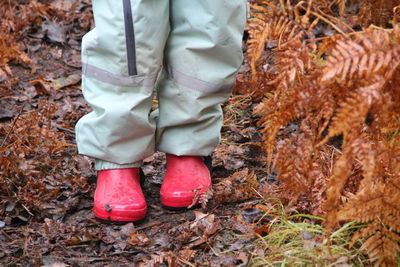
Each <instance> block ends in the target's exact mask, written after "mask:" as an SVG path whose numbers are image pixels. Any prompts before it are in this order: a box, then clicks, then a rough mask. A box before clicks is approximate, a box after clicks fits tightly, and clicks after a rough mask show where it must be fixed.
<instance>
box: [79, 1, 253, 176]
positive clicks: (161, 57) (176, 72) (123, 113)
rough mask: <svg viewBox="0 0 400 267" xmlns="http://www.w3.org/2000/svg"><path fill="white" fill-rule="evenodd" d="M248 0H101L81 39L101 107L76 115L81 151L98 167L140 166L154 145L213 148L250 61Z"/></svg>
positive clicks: (91, 91) (184, 151)
mask: <svg viewBox="0 0 400 267" xmlns="http://www.w3.org/2000/svg"><path fill="white" fill-rule="evenodd" d="M246 2H247V1H246V0H93V13H94V18H95V24H96V27H95V28H94V29H92V30H91V31H90V32H89V33H87V34H86V35H85V36H84V38H83V41H82V62H83V63H82V64H83V66H82V68H83V79H82V87H83V95H84V97H85V99H86V101H87V102H88V103H89V105H90V106H91V107H92V109H93V111H92V112H91V113H89V114H87V115H85V116H84V117H82V118H81V119H80V120H79V121H78V123H77V125H76V139H77V145H78V150H79V153H80V154H83V155H87V156H90V157H93V158H95V159H96V169H97V170H102V169H116V168H131V167H139V166H140V164H141V161H142V160H143V159H144V158H146V157H148V156H149V155H151V154H152V153H154V151H162V152H166V153H170V154H174V155H178V156H181V155H192V156H206V155H209V154H211V152H212V151H213V149H214V148H215V147H216V146H217V144H218V142H219V139H220V130H221V127H222V123H223V115H222V110H221V107H220V104H221V103H222V102H224V101H226V99H227V98H228V97H229V95H230V92H231V88H232V86H233V84H234V82H235V77H236V73H237V71H238V69H239V67H240V65H241V63H242V48H241V45H242V35H243V30H244V24H245V21H246ZM155 91H157V96H158V110H155V111H152V110H151V107H152V101H153V93H154V92H155Z"/></svg>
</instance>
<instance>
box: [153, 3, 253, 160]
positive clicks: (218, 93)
mask: <svg viewBox="0 0 400 267" xmlns="http://www.w3.org/2000/svg"><path fill="white" fill-rule="evenodd" d="M170 3H171V4H170V5H171V7H170V9H171V10H170V13H171V34H170V36H169V38H168V41H167V45H166V52H165V58H166V59H165V62H166V64H167V70H168V74H167V75H165V77H164V78H163V79H162V80H161V82H160V85H159V88H158V93H159V105H160V106H159V109H160V114H159V118H158V122H157V146H158V149H159V150H160V151H163V152H167V153H170V154H174V155H178V156H180V155H198V156H206V155H209V154H210V153H211V152H212V150H213V149H214V148H215V147H216V145H217V144H218V142H219V139H220V130H221V126H222V123H223V116H222V111H221V108H220V104H221V103H222V102H224V101H225V100H226V99H227V98H228V96H229V95H230V92H231V87H232V85H233V84H234V82H235V78H236V73H237V71H238V69H239V67H240V65H241V63H242V36H243V30H244V24H245V21H246V0H217V1H216V0H191V1H188V0H173V1H170Z"/></svg>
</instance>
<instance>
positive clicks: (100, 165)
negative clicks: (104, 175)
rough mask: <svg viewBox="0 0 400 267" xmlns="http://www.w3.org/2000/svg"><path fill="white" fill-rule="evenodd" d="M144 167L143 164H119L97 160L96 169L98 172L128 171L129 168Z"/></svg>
mask: <svg viewBox="0 0 400 267" xmlns="http://www.w3.org/2000/svg"><path fill="white" fill-rule="evenodd" d="M140 166H142V162H141V161H140V162H134V163H127V164H117V163H113V162H109V161H104V160H99V159H97V160H96V163H95V168H96V170H97V171H101V170H111V169H127V168H139V167H140Z"/></svg>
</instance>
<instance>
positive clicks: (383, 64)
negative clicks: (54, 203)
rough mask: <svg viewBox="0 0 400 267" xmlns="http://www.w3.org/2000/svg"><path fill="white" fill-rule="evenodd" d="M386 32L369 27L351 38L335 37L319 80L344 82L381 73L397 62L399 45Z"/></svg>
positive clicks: (399, 59) (398, 60)
mask: <svg viewBox="0 0 400 267" xmlns="http://www.w3.org/2000/svg"><path fill="white" fill-rule="evenodd" d="M394 41H395V40H394V39H392V38H391V36H390V33H389V32H387V31H383V30H369V31H366V32H365V33H362V34H360V35H358V36H357V37H356V38H354V39H353V40H350V39H349V40H338V41H337V43H336V46H335V49H334V50H333V51H332V54H331V55H330V56H329V58H328V60H327V65H326V67H325V68H324V70H323V75H322V77H321V82H327V81H328V82H332V81H331V80H332V79H333V78H335V81H336V82H339V83H346V82H348V81H351V80H357V79H369V77H373V76H375V75H377V74H379V75H384V74H385V73H386V72H388V71H389V69H391V68H392V69H393V68H396V67H397V66H398V64H399V63H400V45H399V44H398V43H397V44H396V43H393V42H394Z"/></svg>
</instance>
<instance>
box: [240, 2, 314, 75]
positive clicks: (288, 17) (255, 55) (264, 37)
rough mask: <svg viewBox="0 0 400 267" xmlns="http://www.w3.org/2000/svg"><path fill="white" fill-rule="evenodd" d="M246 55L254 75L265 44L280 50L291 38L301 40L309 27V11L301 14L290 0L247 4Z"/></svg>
mask: <svg viewBox="0 0 400 267" xmlns="http://www.w3.org/2000/svg"><path fill="white" fill-rule="evenodd" d="M250 8H251V10H250V19H249V22H248V23H249V28H250V30H249V35H250V40H249V41H248V44H249V46H248V50H247V55H248V58H249V59H250V66H251V70H252V73H253V74H256V73H257V66H258V65H259V64H258V63H259V62H260V59H262V58H263V53H265V51H264V50H265V47H269V48H275V47H278V49H283V48H285V46H286V45H287V44H288V43H290V42H291V41H293V40H299V39H302V38H303V37H304V36H305V35H306V34H307V32H308V31H309V30H310V25H311V24H310V20H309V17H308V16H309V14H306V15H303V16H301V15H300V12H299V11H298V7H293V6H292V5H291V4H290V2H289V1H288V2H287V5H286V6H285V5H284V4H281V5H280V6H279V7H278V6H277V5H274V4H273V3H270V2H269V1H262V0H256V1H254V4H252V5H251V6H250Z"/></svg>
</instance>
